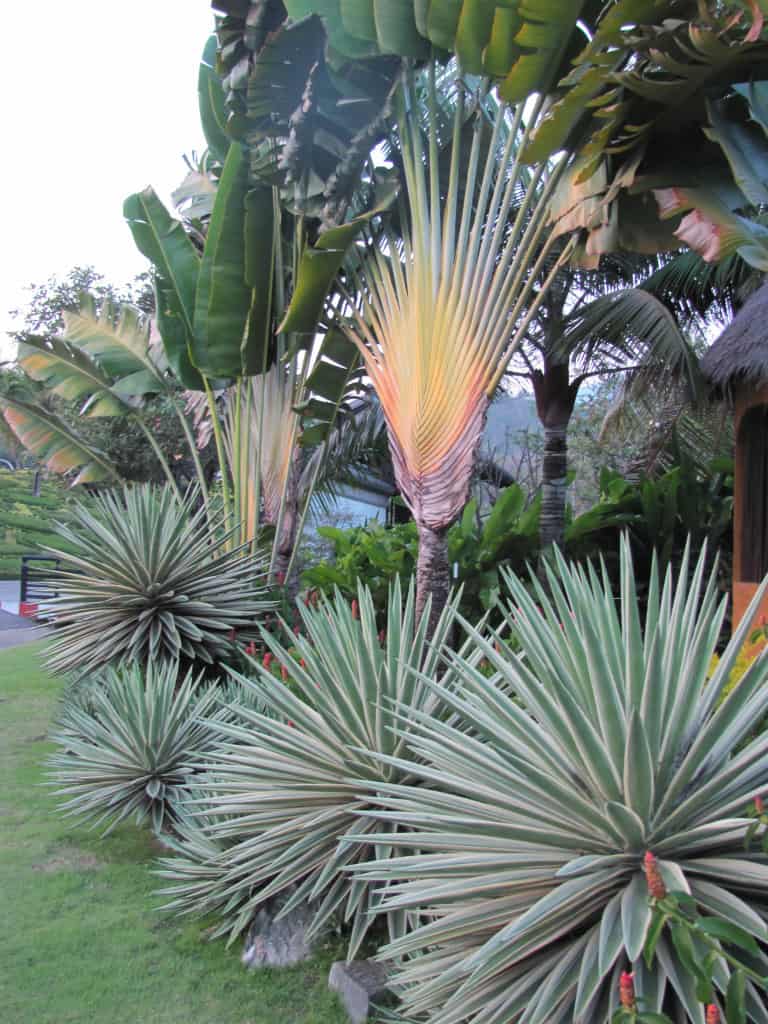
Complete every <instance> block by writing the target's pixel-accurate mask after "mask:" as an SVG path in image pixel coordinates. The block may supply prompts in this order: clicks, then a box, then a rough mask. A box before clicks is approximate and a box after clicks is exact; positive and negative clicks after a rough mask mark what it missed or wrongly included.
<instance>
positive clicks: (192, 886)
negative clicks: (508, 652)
mask: <svg viewBox="0 0 768 1024" xmlns="http://www.w3.org/2000/svg"><path fill="white" fill-rule="evenodd" d="M357 600H358V604H359V619H356V618H355V613H354V612H353V610H352V608H351V607H350V606H349V605H348V604H347V603H346V602H345V601H344V599H343V598H342V597H341V596H340V595H339V594H337V596H336V598H335V599H334V600H333V601H325V600H323V601H322V603H321V605H320V607H318V608H317V609H312V608H304V607H302V608H301V615H302V620H303V625H304V631H305V635H304V634H302V635H298V636H296V637H292V638H291V645H292V646H293V647H295V653H294V654H291V653H289V651H288V649H287V648H286V646H284V645H283V644H281V643H279V642H278V641H277V640H276V639H274V638H272V637H270V636H268V635H266V634H265V639H266V641H267V643H268V644H269V647H270V650H271V651H272V653H273V654H274V656H275V657H276V658H277V659H278V660H279V661H280V663H281V664H282V665H284V666H285V667H286V668H287V672H288V675H289V676H290V678H291V680H292V684H291V688H288V687H287V686H284V685H282V684H281V683H280V682H279V681H278V680H276V679H275V678H274V676H272V675H271V674H270V673H269V671H267V670H266V669H264V668H263V667H259V680H258V681H257V682H255V683H253V684H251V685H252V686H253V687H255V688H256V689H257V690H258V693H259V696H260V698H261V700H262V701H263V703H264V705H265V708H266V711H267V713H265V714H259V713H257V712H256V711H253V710H250V709H244V708H239V709H238V714H239V715H240V716H241V717H242V718H243V719H245V721H246V723H247V724H238V723H221V724H220V725H219V726H218V728H219V731H220V732H221V734H222V736H223V737H224V740H223V741H222V742H221V743H220V745H219V746H218V747H217V749H216V751H215V753H214V754H213V755H212V756H211V757H209V758H208V759H206V760H205V761H204V762H202V763H201V765H200V767H201V768H203V769H205V771H206V774H205V776H204V786H205V789H206V790H207V791H208V793H209V794H210V796H209V797H208V798H207V799H202V800H200V801H199V802H198V804H197V807H196V808H191V810H190V813H191V814H192V816H193V817H194V815H195V814H202V815H204V816H205V818H206V821H207V822H208V824H207V825H206V826H204V828H203V831H204V833H205V839H206V840H208V841H210V840H213V841H215V842H216V843H217V844H218V845H219V849H220V852H219V853H218V854H217V855H216V856H215V857H214V858H213V860H212V861H207V862H203V863H201V862H200V861H199V855H198V847H199V846H200V844H199V843H196V844H190V845H189V848H188V849H186V850H184V851H181V850H180V852H179V856H178V857H177V858H166V859H165V860H164V861H162V863H161V871H160V873H161V875H162V876H163V877H165V878H167V879H168V880H169V882H170V884H169V885H168V886H167V887H166V888H165V889H163V890H162V892H163V894H164V895H165V896H167V897H170V902H169V904H168V909H172V910H176V911H182V912H189V911H196V912H200V913H208V912H211V911H214V912H216V913H217V914H218V915H220V916H221V917H222V918H223V921H222V924H221V926H220V929H219V932H220V933H221V934H223V933H227V932H228V933H229V935H230V936H231V937H232V938H234V937H235V936H237V935H238V934H240V933H241V932H242V931H243V930H244V929H245V928H247V926H248V924H249V923H250V921H251V919H252V917H253V915H254V913H255V912H256V910H257V908H258V907H259V906H260V905H261V904H262V903H263V902H264V901H265V900H267V899H269V898H270V897H272V896H274V895H276V894H278V893H285V892H290V893H291V895H290V899H289V900H288V901H287V903H286V904H285V907H284V912H288V910H290V908H291V907H294V906H296V905H298V904H300V903H303V902H305V901H310V902H312V904H313V905H314V907H315V916H314V920H313V924H312V930H313V931H315V932H317V931H319V930H321V929H322V927H323V926H324V924H325V923H326V922H327V921H328V920H329V918H331V916H332V915H339V916H340V917H341V918H342V919H344V920H345V921H347V922H350V923H351V929H352V930H351V936H350V942H349V956H350V957H353V956H354V955H355V952H356V951H357V950H358V948H359V946H360V943H361V942H362V940H363V938H364V936H365V934H366V932H367V931H368V928H369V927H370V925H371V922H372V916H371V911H372V910H373V909H374V908H375V907H376V906H377V905H378V903H379V902H380V900H381V897H380V896H379V895H374V893H373V891H372V889H371V888H370V887H368V886H367V885H365V884H360V883H359V882H357V881H355V880H353V879H351V878H350V877H349V876H348V875H347V874H346V872H345V868H346V867H347V866H348V865H349V864H351V863H355V862H360V861H361V860H364V859H365V857H366V856H367V855H368V853H369V850H368V849H367V848H366V846H365V844H362V845H357V846H352V845H350V844H349V843H347V842H346V841H345V837H346V835H347V833H348V832H350V831H354V832H360V831H362V832H368V831H371V832H375V831H376V829H377V827H378V826H376V825H375V824H374V823H372V822H369V821H368V819H366V818H364V817H363V814H364V811H365V809H366V807H368V806H369V803H368V801H367V800H366V799H365V798H364V797H362V798H361V795H360V794H361V782H360V780H361V779H365V780H368V782H369V783H370V784H371V785H372V786H373V788H374V789H375V787H376V785H377V784H378V783H379V782H384V781H385V780H393V779H396V778H399V772H398V771H397V770H396V769H392V768H390V767H389V766H388V765H386V764H383V763H382V762H381V761H380V760H379V759H378V758H377V757H375V756H372V755H371V754H369V753H366V751H367V750H374V751H377V752H379V753H380V754H382V755H392V756H397V755H398V754H401V753H402V751H403V745H404V740H403V738H402V737H400V736H398V735H396V734H395V730H394V726H395V724H396V718H397V711H396V705H397V703H398V702H399V704H400V705H401V706H402V707H403V708H407V709H409V712H408V713H410V710H413V709H421V711H422V712H423V713H424V714H425V715H427V716H429V715H430V714H434V713H436V711H437V710H438V707H439V698H440V693H441V692H442V689H443V688H444V687H447V686H448V685H449V683H450V678H449V677H448V676H446V677H444V678H443V679H442V680H441V686H440V688H439V689H438V690H437V691H433V690H431V689H430V688H429V687H427V686H426V685H425V683H424V681H423V678H422V674H423V676H425V677H428V678H429V677H431V678H435V676H436V672H437V669H438V666H439V664H440V656H441V655H440V649H441V646H442V644H443V643H444V642H445V640H446V639H447V637H448V634H449V632H450V630H451V628H452V624H453V621H454V617H455V610H456V605H457V601H458V598H454V599H453V600H452V602H451V603H450V604H449V605H448V606H447V607H446V608H445V609H444V611H443V614H442V616H441V618H440V620H439V623H438V628H437V630H436V631H435V634H434V637H433V641H432V643H431V644H429V643H428V642H427V639H426V630H427V617H426V616H423V617H422V618H421V619H418V618H417V617H416V614H415V595H414V590H413V587H411V588H410V590H409V591H408V593H407V595H406V596H405V598H404V599H403V595H402V594H401V590H400V584H399V581H396V582H395V584H394V585H393V587H392V590H391V594H390V600H389V605H388V617H387V628H386V637H382V636H380V635H379V633H378V626H377V624H376V616H375V611H374V606H373V601H372V599H371V596H370V593H369V591H368V590H366V589H365V588H364V587H362V586H361V587H360V590H359V594H358V599H357ZM270 713H271V716H270ZM398 831H399V830H398ZM397 844H398V840H397V838H395V839H394V840H393V842H392V847H393V852H394V849H395V848H396V847H397ZM206 872H207V874H206ZM211 872H213V873H214V874H217V876H218V877H217V878H216V881H215V883H214V882H212V881H211V880H210V874H211ZM201 876H204V877H206V878H207V879H208V884H206V885H205V886H201V885H198V884H197V881H196V880H197V879H198V878H199V877H201ZM387 920H388V925H389V930H390V934H391V935H392V936H393V937H395V936H398V935H402V934H403V932H404V929H405V923H406V921H405V915H404V914H403V913H401V912H400V911H393V912H392V913H391V914H388V915H387Z"/></svg>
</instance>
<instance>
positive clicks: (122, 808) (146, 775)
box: [48, 663, 218, 835]
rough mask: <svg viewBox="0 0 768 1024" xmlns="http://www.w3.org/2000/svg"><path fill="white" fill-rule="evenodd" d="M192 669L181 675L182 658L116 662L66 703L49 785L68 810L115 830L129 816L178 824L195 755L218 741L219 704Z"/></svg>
mask: <svg viewBox="0 0 768 1024" xmlns="http://www.w3.org/2000/svg"><path fill="white" fill-rule="evenodd" d="M199 686H200V680H199V679H196V678H195V677H194V676H193V675H192V673H191V672H190V673H188V674H187V676H186V677H185V678H184V679H183V680H181V681H179V679H178V671H177V667H176V666H175V665H167V664H166V665H157V664H154V663H150V664H149V665H148V666H147V668H146V671H144V670H143V669H141V668H140V667H138V666H136V665H133V666H129V667H124V668H122V669H120V670H114V669H108V670H107V671H106V672H105V673H104V674H103V676H102V677H101V678H99V679H97V680H94V685H92V686H91V687H89V692H88V699H87V701H82V700H74V701H68V702H66V703H65V705H64V708H63V711H62V714H61V716H60V718H59V720H58V722H57V725H56V730H55V732H54V735H53V737H52V738H53V741H54V743H56V745H57V747H58V749H57V750H56V752H55V753H54V754H52V755H51V757H50V758H49V760H48V773H49V784H50V785H51V786H54V787H55V788H56V793H57V795H58V796H61V797H65V798H66V799H65V802H64V803H63V804H62V805H61V809H62V810H63V811H64V812H65V813H66V814H67V815H68V816H71V817H77V818H81V819H84V820H86V821H89V822H91V824H92V827H93V828H97V827H99V826H101V825H103V824H104V823H105V822H108V826H107V828H106V830H105V833H104V834H105V835H106V833H107V832H109V831H111V829H113V828H114V827H115V826H116V825H118V824H119V823H120V822H121V821H124V820H125V819H126V818H129V817H131V816H134V817H135V819H136V821H137V822H139V823H142V822H144V821H146V820H149V821H150V823H151V825H152V828H153V829H154V830H155V832H161V831H163V830H166V829H169V828H173V827H174V823H175V822H176V820H177V813H176V802H177V798H178V793H179V790H180V789H181V788H182V787H183V786H184V785H185V784H186V783H187V782H188V780H189V775H190V770H189V768H188V767H187V762H188V761H189V759H190V758H191V757H192V755H193V754H201V753H202V752H203V751H204V750H206V749H207V748H208V747H209V746H210V744H211V740H212V733H211V730H210V728H209V726H208V725H207V724H206V723H205V718H206V716H207V715H208V714H210V713H211V712H212V711H213V710H214V709H215V708H216V705H217V700H218V698H217V694H216V690H215V688H213V687H211V688H209V689H207V690H205V691H203V692H201V691H200V689H199Z"/></svg>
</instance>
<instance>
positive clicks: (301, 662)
mask: <svg viewBox="0 0 768 1024" xmlns="http://www.w3.org/2000/svg"><path fill="white" fill-rule="evenodd" d="M299 666H300V667H301V668H306V667H307V663H306V661H304V659H303V658H299Z"/></svg>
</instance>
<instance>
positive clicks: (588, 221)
mask: <svg viewBox="0 0 768 1024" xmlns="http://www.w3.org/2000/svg"><path fill="white" fill-rule="evenodd" d="M767 11H768V4H766V3H765V2H764V0H746V2H739V3H725V4H715V3H707V2H699V0H653V2H646V0H618V2H614V3H612V4H606V5H605V6H604V7H603V10H602V13H601V15H600V16H599V17H598V18H597V19H596V21H595V22H594V25H593V31H592V34H591V39H590V41H589V43H588V45H586V46H585V47H584V49H583V51H582V52H581V53H580V54H579V55H578V57H577V59H576V60H575V61H574V66H573V67H572V68H571V69H570V71H569V73H568V74H567V75H566V76H565V77H564V78H562V79H561V81H560V82H559V83H558V85H557V87H556V89H555V90H554V92H553V102H552V104H551V107H550V110H549V112H548V115H547V117H546V118H544V119H543V121H542V123H541V126H540V128H539V130H538V132H537V133H536V134H535V135H534V137H533V138H532V140H531V143H530V145H529V147H528V150H527V153H526V158H527V159H529V160H531V161H536V160H541V159H545V158H546V157H547V156H548V155H550V154H552V153H555V152H557V151H558V150H559V149H560V148H561V147H562V146H563V145H576V146H577V148H579V150H580V152H581V154H582V156H583V162H582V164H581V165H580V167H579V169H578V173H577V174H576V175H575V176H574V178H573V179H572V180H570V181H568V182H566V183H565V184H564V187H563V195H562V197H561V201H562V202H563V203H564V204H566V205H570V206H572V207H575V208H578V209H579V211H580V212H579V216H580V217H581V218H582V225H581V226H582V227H584V228H586V230H587V233H588V235H589V241H588V244H587V252H588V254H590V255H592V256H593V258H594V257H596V256H597V255H599V254H600V253H604V252H611V251H616V249H617V248H619V247H621V248H624V249H630V250H633V251H638V252H648V251H659V250H664V249H676V248H680V247H681V243H685V244H689V245H692V246H693V247H694V248H695V249H696V251H698V252H700V253H707V256H708V258H710V259H716V258H719V255H718V254H719V253H721V254H723V255H725V254H726V253H727V251H733V249H735V248H739V247H741V248H743V251H744V253H745V258H752V259H753V260H756V261H759V263H760V265H764V264H765V261H766V252H767V251H768V249H767V247H766V236H765V231H764V229H763V228H762V227H761V226H759V225H756V224H754V222H753V223H751V224H750V223H749V221H747V220H745V219H744V218H742V217H739V216H738V212H739V208H740V207H744V205H745V197H744V195H742V194H741V193H742V191H744V193H745V195H746V196H747V199H748V200H749V202H750V203H752V204H754V203H755V202H756V201H757V202H764V198H763V197H764V195H765V173H764V168H765V166H766V146H765V140H764V139H763V138H762V130H761V128H760V127H759V119H757V120H758V123H757V124H756V123H755V120H756V119H755V117H754V112H755V110H756V109H759V107H760V106H761V105H763V110H764V102H765V101H764V97H762V96H759V101H758V103H757V104H751V101H750V100H749V95H748V94H755V93H756V94H758V95H759V94H760V93H761V91H762V90H763V89H764V88H765V79H766V74H765V67H766V56H768V28H766V24H765V14H766V12H767ZM744 99H746V100H747V102H746V103H745V102H744ZM760 179H762V180H760ZM745 184H746V186H747V187H746V189H745V188H744V186H745ZM652 190H662V191H661V195H659V194H658V193H657V198H658V199H659V200H660V203H659V209H658V210H657V209H656V207H655V204H654V202H653V198H652ZM758 196H759V197H761V198H759V199H757V197H758ZM691 209H693V210H694V212H693V213H692V214H691V215H689V217H688V218H686V220H685V221H684V222H682V223H681V221H680V214H681V213H684V212H686V211H687V210H691ZM735 211H737V212H735ZM659 213H660V214H661V218H660V217H659ZM670 218H672V219H670ZM718 236H720V238H718ZM746 254H749V257H747V256H746Z"/></svg>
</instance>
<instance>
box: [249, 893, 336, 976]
mask: <svg viewBox="0 0 768 1024" xmlns="http://www.w3.org/2000/svg"><path fill="white" fill-rule="evenodd" d="M284 902H285V901H284V900H281V901H272V902H270V903H269V904H268V905H267V906H265V907H262V908H261V910H259V912H258V913H257V914H256V916H255V917H254V919H253V923H252V924H251V927H250V928H249V930H248V935H247V937H246V940H245V950H244V952H243V956H242V961H243V963H244V964H245V965H246V967H250V968H257V967H292V966H293V965H294V964H300V963H303V961H305V960H309V959H310V958H311V957H312V954H313V953H314V950H315V947H316V945H317V943H318V940H319V938H320V936H313V937H312V938H311V939H310V938H309V936H308V934H307V933H308V931H309V927H310V925H311V924H312V918H313V916H314V913H313V912H314V908H312V907H310V906H309V905H308V904H302V905H301V906H299V907H296V908H295V909H294V910H291V911H289V912H288V913H287V914H286V915H285V917H278V915H279V913H280V908H281V906H282V905H283V904H284Z"/></svg>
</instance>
